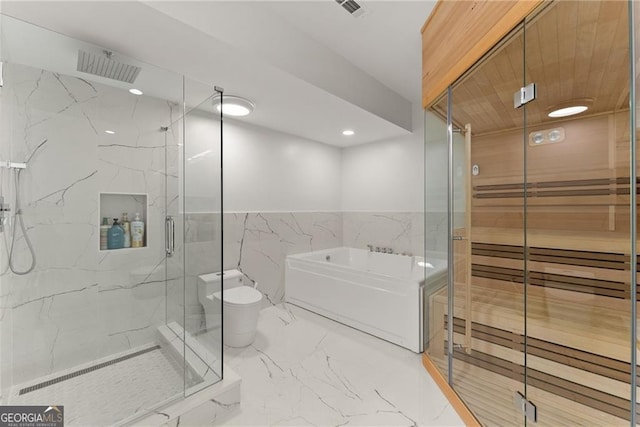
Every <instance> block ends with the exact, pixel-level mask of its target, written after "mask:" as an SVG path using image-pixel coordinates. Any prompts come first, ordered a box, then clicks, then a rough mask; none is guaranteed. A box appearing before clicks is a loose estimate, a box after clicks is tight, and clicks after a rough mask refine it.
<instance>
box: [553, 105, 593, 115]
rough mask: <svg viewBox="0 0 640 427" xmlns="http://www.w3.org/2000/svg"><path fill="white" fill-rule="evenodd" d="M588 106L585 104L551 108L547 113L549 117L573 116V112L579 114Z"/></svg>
mask: <svg viewBox="0 0 640 427" xmlns="http://www.w3.org/2000/svg"><path fill="white" fill-rule="evenodd" d="M588 109H589V107H587V106H586V105H574V106H572V107H565V108H560V109H558V110H553V111H552V112H550V113H549V117H567V116H573V115H574V114H580V113H584V112H585V111H587V110H588Z"/></svg>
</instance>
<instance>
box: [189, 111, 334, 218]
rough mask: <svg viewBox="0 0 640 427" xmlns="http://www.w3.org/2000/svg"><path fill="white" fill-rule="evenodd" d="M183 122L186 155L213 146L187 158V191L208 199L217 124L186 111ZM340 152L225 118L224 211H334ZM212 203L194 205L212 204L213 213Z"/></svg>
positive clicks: (216, 150) (216, 160) (213, 180)
mask: <svg viewBox="0 0 640 427" xmlns="http://www.w3.org/2000/svg"><path fill="white" fill-rule="evenodd" d="M186 124H187V139H186V155H187V158H189V157H190V156H193V155H194V154H198V153H203V152H205V151H207V150H209V149H212V148H213V149H212V152H211V153H209V154H208V155H206V156H202V157H199V158H198V159H197V161H196V160H194V161H191V162H187V195H188V197H191V198H194V197H206V195H207V194H208V195H209V197H211V194H212V191H211V185H218V181H216V179H217V177H216V175H217V174H219V156H218V153H219V142H218V139H217V135H218V133H219V122H217V121H215V120H212V119H211V118H210V117H207V116H204V115H191V116H189V117H188V118H187V122H186ZM211 135H214V137H213V138H211ZM340 156H341V152H340V149H339V148H336V147H331V146H328V145H325V144H321V143H318V142H314V141H309V140H306V139H303V138H300V137H297V136H293V135H288V134H284V133H281V132H277V131H273V130H270V129H266V128H263V127H258V126H252V125H249V124H246V123H241V122H239V121H233V120H230V119H225V122H224V203H225V204H224V210H225V212H308V211H316V212H317V211H332V212H336V211H339V210H340V186H341V175H340V174H341V171H340ZM189 177H191V178H189ZM216 202H217V201H213V202H212V201H210V202H209V203H203V202H200V203H199V206H203V205H208V206H213V207H214V209H211V210H212V211H215V210H216V209H215V206H216V205H215V203H216ZM188 204H189V203H188ZM194 204H195V202H194V203H191V205H194ZM202 210H203V209H198V211H202Z"/></svg>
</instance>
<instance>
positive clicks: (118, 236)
mask: <svg viewBox="0 0 640 427" xmlns="http://www.w3.org/2000/svg"><path fill="white" fill-rule="evenodd" d="M123 247H124V230H123V229H122V227H121V226H120V224H118V218H113V225H112V226H111V228H109V232H108V233H107V249H122V248H123Z"/></svg>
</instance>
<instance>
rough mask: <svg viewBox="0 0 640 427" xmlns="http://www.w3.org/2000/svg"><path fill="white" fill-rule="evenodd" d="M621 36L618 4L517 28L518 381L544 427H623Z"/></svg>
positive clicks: (566, 6) (625, 73) (625, 119)
mask: <svg viewBox="0 0 640 427" xmlns="http://www.w3.org/2000/svg"><path fill="white" fill-rule="evenodd" d="M628 31H629V26H628V4H627V3H626V2H610V1H589V2H583V1H561V2H554V3H552V5H551V6H549V7H547V8H545V9H543V10H542V11H540V12H539V13H537V14H535V15H534V16H532V17H531V18H530V19H528V20H527V26H526V48H525V58H526V73H527V79H526V80H527V83H528V82H535V83H536V86H537V97H536V100H535V101H532V102H531V103H529V104H527V105H526V117H527V119H526V131H525V135H524V136H525V141H526V144H525V147H526V171H527V184H528V188H529V190H528V196H527V212H526V230H527V236H526V245H527V252H526V255H527V258H526V266H527V268H526V272H527V282H528V285H527V340H526V344H527V371H526V372H527V397H528V398H529V400H531V401H532V402H533V403H535V404H536V405H537V407H538V420H539V423H543V424H548V425H608V426H611V425H628V424H629V419H630V407H631V405H630V401H629V400H630V393H629V389H630V387H629V382H630V375H629V373H630V365H629V363H630V353H631V348H630V336H631V331H630V325H631V323H632V319H631V316H630V314H631V299H630V298H631V295H630V292H629V288H630V274H629V257H630V247H631V244H630V234H629V227H630V203H629V192H630V185H629V182H630V181H629V180H630V171H629V164H630V163H629V160H630V158H629V152H630V144H629V140H630V132H629V128H630V125H629V34H628ZM576 106H583V107H588V109H587V110H586V111H584V112H582V113H580V114H575V115H571V116H565V117H553V116H554V114H553V111H556V110H558V109H561V108H567V107H576ZM550 115H551V116H550ZM556 115H557V114H556ZM633 298H634V299H635V296H634V297H633Z"/></svg>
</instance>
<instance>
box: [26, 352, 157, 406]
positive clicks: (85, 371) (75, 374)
mask: <svg viewBox="0 0 640 427" xmlns="http://www.w3.org/2000/svg"><path fill="white" fill-rule="evenodd" d="M159 349H160V346H159V345H156V346H153V347H149V348H145V349H144V350H140V351H136V352H135V353H130V354H127V355H125V356H121V357H118V358H115V359H112V360H108V361H106V362H102V363H98V364H97V365H93V366H90V367H88V368H84V369H80V370H78V371H75V372H71V373H70V374H66V375H61V376H59V377H56V378H53V379H51V380H48V381H43V382H41V383H39V384H36V385H32V386H29V387H25V388H23V389H21V390H20V391H19V392H18V396H22V395H23V394H27V393H30V392H32V391H36V390H40V389H41V388H45V387H49V386H50V385H53V384H57V383H61V382H62V381H66V380H69V379H71V378H75V377H79V376H80V375H84V374H88V373H89V372H93V371H96V370H98V369H101V368H106V367H107V366H111V365H115V364H116V363H119V362H124V361H125V360H129V359H132V358H134V357H136V356H140V355H142V354H145V353H149V352H150V351H154V350H159Z"/></svg>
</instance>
